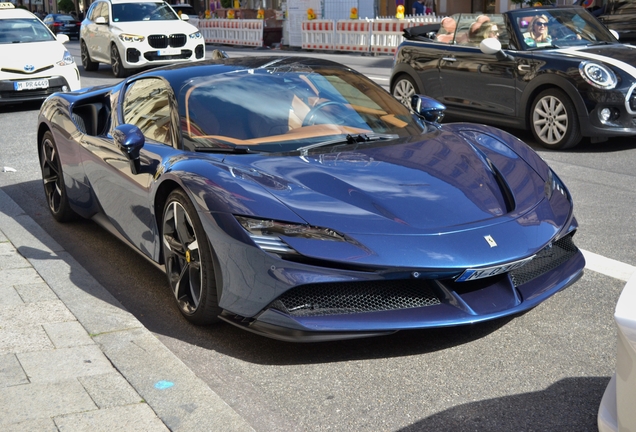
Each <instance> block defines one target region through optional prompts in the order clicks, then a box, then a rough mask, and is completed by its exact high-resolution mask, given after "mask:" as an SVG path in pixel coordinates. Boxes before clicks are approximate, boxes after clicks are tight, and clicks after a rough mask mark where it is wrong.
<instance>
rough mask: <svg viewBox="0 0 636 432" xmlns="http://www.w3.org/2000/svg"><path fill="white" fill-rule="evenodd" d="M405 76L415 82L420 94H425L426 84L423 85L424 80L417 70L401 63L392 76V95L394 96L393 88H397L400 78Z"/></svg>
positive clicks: (390, 89) (390, 87) (390, 88)
mask: <svg viewBox="0 0 636 432" xmlns="http://www.w3.org/2000/svg"><path fill="white" fill-rule="evenodd" d="M404 75H406V76H408V77H409V78H411V79H412V80H413V81H414V82H415V84H416V85H417V87H418V89H419V90H420V93H425V88H424V84H422V80H421V79H420V77H419V74H418V73H417V72H415V70H414V69H413V68H412V67H411V66H409V65H407V64H404V63H400V64H397V65H396V66H395V68H394V70H393V73H392V75H391V81H390V82H389V91H390V92H391V94H393V87H394V86H395V83H396V82H397V81H398V79H400V77H402V76H404Z"/></svg>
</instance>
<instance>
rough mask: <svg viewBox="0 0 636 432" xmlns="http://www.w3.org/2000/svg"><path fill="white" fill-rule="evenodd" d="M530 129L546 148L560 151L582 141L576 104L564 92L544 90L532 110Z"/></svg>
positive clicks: (533, 104) (536, 99)
mask: <svg viewBox="0 0 636 432" xmlns="http://www.w3.org/2000/svg"><path fill="white" fill-rule="evenodd" d="M530 129H531V130H532V134H533V135H534V138H535V139H536V140H537V141H538V142H539V143H540V144H541V145H542V146H543V147H545V148H547V149H553V150H559V149H567V148H571V147H574V146H575V145H577V144H578V143H579V142H580V141H581V128H580V125H579V119H578V116H577V113H576V108H575V107H574V104H573V103H572V101H571V100H570V98H569V97H568V95H566V94H565V93H564V92H563V91H562V90H559V89H548V90H544V91H542V92H541V93H539V95H538V96H537V97H536V98H535V100H534V102H533V103H532V107H531V109H530Z"/></svg>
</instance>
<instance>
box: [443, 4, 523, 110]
mask: <svg viewBox="0 0 636 432" xmlns="http://www.w3.org/2000/svg"><path fill="white" fill-rule="evenodd" d="M464 19H465V18H464V16H462V20H464ZM468 19H469V21H466V22H465V23H464V22H462V21H461V20H460V22H459V27H458V28H459V29H462V28H466V29H470V28H471V27H473V25H474V20H473V18H472V17H470V18H468ZM492 19H493V21H494V20H495V19H497V17H495V16H494V15H493V16H492ZM497 20H498V21H499V23H498V24H499V30H498V32H500V34H499V39H500V42H501V43H502V46H507V42H508V36H507V34H506V32H505V31H504V26H503V18H501V17H499V18H498V19H497ZM459 32H460V30H458V36H457V37H456V41H457V43H456V44H454V45H449V46H448V48H447V51H446V52H445V53H444V56H443V57H442V58H441V61H440V81H441V88H442V92H443V96H442V98H441V102H442V103H443V104H444V105H446V107H447V108H448V109H449V113H450V112H452V111H456V112H462V114H464V113H465V115H466V116H467V118H471V119H479V118H492V117H493V116H497V117H508V116H515V115H516V114H517V113H516V105H517V104H516V97H517V95H516V91H515V70H516V69H515V68H516V64H515V61H514V60H512V59H503V60H502V59H499V58H498V57H497V56H495V55H493V54H485V53H483V52H482V51H481V49H480V48H479V43H480V41H479V40H475V39H472V38H471V37H470V36H469V35H468V30H467V34H466V35H465V37H463V38H462V37H460V36H459Z"/></svg>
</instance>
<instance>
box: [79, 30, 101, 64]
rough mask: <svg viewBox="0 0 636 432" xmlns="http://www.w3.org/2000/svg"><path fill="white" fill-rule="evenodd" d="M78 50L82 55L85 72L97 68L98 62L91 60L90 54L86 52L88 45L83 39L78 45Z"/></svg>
mask: <svg viewBox="0 0 636 432" xmlns="http://www.w3.org/2000/svg"><path fill="white" fill-rule="evenodd" d="M78 39H79V37H78ZM80 52H81V57H82V66H83V67H84V70H85V71H87V72H93V71H96V70H97V68H99V63H98V62H95V61H93V60H91V55H90V54H89V53H88V47H87V46H86V42H84V41H82V44H81V46H80Z"/></svg>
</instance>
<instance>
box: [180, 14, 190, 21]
mask: <svg viewBox="0 0 636 432" xmlns="http://www.w3.org/2000/svg"><path fill="white" fill-rule="evenodd" d="M189 20H190V17H189V16H188V15H187V14H184V13H182V14H181V21H189Z"/></svg>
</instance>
